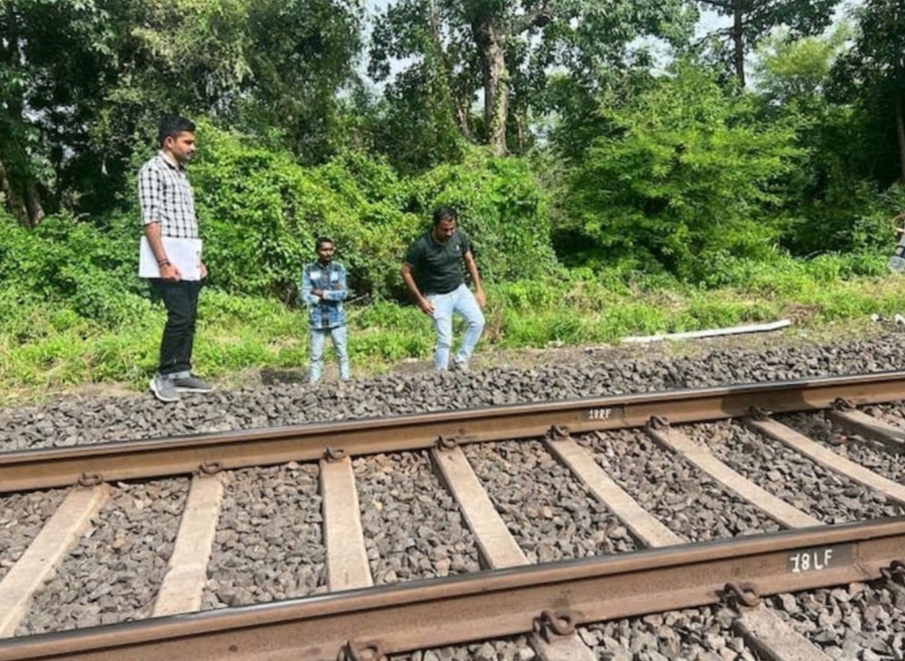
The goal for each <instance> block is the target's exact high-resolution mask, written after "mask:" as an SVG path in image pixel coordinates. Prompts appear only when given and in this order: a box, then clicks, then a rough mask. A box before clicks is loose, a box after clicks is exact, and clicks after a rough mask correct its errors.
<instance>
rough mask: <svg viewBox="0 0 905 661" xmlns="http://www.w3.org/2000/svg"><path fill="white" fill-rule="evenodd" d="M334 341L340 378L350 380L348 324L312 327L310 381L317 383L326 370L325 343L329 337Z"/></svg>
mask: <svg viewBox="0 0 905 661" xmlns="http://www.w3.org/2000/svg"><path fill="white" fill-rule="evenodd" d="M328 336H329V337H330V339H331V340H332V341H333V349H334V350H335V351H336V360H337V361H338V362H339V378H340V379H341V380H342V381H348V380H349V352H348V351H347V350H346V340H347V338H348V332H347V331H346V326H345V324H343V325H342V326H335V327H334V328H312V329H311V369H310V371H309V373H308V381H309V382H310V383H317V382H318V381H320V378H321V374H323V371H324V344H326V342H327V337H328Z"/></svg>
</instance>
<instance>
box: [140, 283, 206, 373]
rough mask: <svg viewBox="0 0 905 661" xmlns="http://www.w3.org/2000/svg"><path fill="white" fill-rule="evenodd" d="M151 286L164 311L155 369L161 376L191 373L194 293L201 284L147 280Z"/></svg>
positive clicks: (193, 338) (196, 315) (195, 294)
mask: <svg viewBox="0 0 905 661" xmlns="http://www.w3.org/2000/svg"><path fill="white" fill-rule="evenodd" d="M151 286H152V287H153V288H154V291H156V292H157V293H158V294H159V295H160V298H162V299H163V304H164V306H165V307H166V309H167V323H166V325H165V326H164V327H163V338H161V340H160V366H159V367H158V368H157V370H158V372H160V373H161V374H174V373H177V372H191V370H192V345H193V344H194V341H195V320H196V319H197V318H198V294H199V292H200V291H201V287H202V281H201V280H180V281H178V282H168V281H166V280H162V279H160V278H151Z"/></svg>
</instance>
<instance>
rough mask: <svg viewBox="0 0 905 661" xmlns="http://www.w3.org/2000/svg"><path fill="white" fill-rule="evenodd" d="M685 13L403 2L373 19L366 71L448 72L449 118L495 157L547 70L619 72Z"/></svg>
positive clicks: (545, 3) (662, 4)
mask: <svg viewBox="0 0 905 661" xmlns="http://www.w3.org/2000/svg"><path fill="white" fill-rule="evenodd" d="M689 17H690V15H689V14H688V13H687V12H685V11H684V10H683V6H682V3H681V2H679V1H678V0H661V1H659V2H654V1H652V0H633V1H629V0H518V1H516V2H506V1H504V0H492V1H487V0H400V1H399V2H397V3H394V4H392V5H390V6H389V7H388V8H387V9H386V10H385V11H384V12H383V13H381V15H380V16H379V17H378V19H377V23H376V26H375V30H374V36H373V43H372V50H371V58H372V59H371V63H370V71H371V74H372V75H373V76H374V77H375V78H376V79H378V80H385V79H387V78H388V77H389V75H390V71H391V67H390V62H391V61H393V60H394V59H396V60H411V61H412V62H413V64H412V66H413V67H421V66H425V65H427V66H429V67H430V68H431V70H432V71H433V72H437V73H439V74H440V75H442V76H445V78H446V81H447V84H446V89H447V90H448V92H447V96H448V98H447V99H446V100H444V102H443V103H442V106H443V107H444V109H445V111H446V112H447V114H448V116H449V117H451V118H452V120H453V121H454V122H455V124H456V125H457V126H458V128H459V131H460V132H461V133H462V135H464V136H466V137H469V138H472V137H476V138H477V139H478V140H480V141H482V142H484V143H485V144H487V145H489V146H490V147H491V150H492V152H493V153H494V154H495V155H498V156H499V155H503V154H505V153H507V152H508V151H509V144H508V142H507V137H508V136H510V134H511V133H513V132H510V130H509V125H510V123H511V122H513V121H516V122H517V121H519V120H520V119H521V120H522V125H523V126H524V124H525V118H526V117H527V116H528V114H529V112H530V110H531V109H533V108H535V107H536V105H537V104H538V103H539V101H538V100H536V97H537V96H538V95H540V94H541V93H542V91H543V89H544V88H545V85H546V80H547V76H548V74H549V72H550V71H551V70H553V69H555V68H560V69H564V70H568V71H570V72H573V73H574V75H575V76H577V77H583V78H584V79H586V80H591V79H593V77H594V75H595V74H596V73H598V72H599V71H600V70H601V69H602V68H604V67H609V66H617V67H618V66H621V64H622V62H623V60H624V59H625V58H624V56H625V54H626V48H627V46H626V45H627V44H629V43H630V42H632V41H633V40H634V39H635V38H637V37H639V36H642V35H644V34H667V35H671V34H672V33H673V31H674V30H675V28H674V26H675V25H676V24H677V22H678V23H682V24H683V25H686V27H687V24H688V22H689V20H690V18H689ZM433 76H434V75H433V74H432V75H430V76H425V77H424V78H425V79H426V80H434V77H433ZM475 99H480V100H481V102H482V104H483V112H482V114H481V117H480V118H479V119H478V120H473V119H472V118H471V116H470V115H471V112H470V109H471V106H472V104H473V102H474V101H475ZM513 115H514V117H513ZM514 134H515V135H518V131H517V130H516V131H515V132H514Z"/></svg>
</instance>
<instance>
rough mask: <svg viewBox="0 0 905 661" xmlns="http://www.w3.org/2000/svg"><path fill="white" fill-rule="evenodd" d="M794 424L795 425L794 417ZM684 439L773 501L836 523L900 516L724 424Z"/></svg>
mask: <svg viewBox="0 0 905 661" xmlns="http://www.w3.org/2000/svg"><path fill="white" fill-rule="evenodd" d="M798 420H801V418H800V417H799V418H798ZM693 429H694V432H693V434H689V435H691V436H693V437H695V438H697V439H699V440H701V441H702V442H706V443H707V444H708V445H710V449H711V451H712V452H713V453H714V454H715V455H716V456H717V457H718V458H720V459H721V460H723V461H724V462H725V463H727V464H729V466H731V467H732V468H733V469H735V471H736V472H738V473H740V474H741V475H744V476H745V477H747V478H748V479H749V480H751V481H752V482H754V483H755V484H757V485H760V486H761V487H762V488H763V489H765V490H766V491H768V492H770V493H772V494H773V495H774V496H776V497H777V498H781V499H782V500H784V501H786V502H787V503H789V504H790V505H792V506H793V507H796V508H798V509H800V510H802V511H803V512H806V513H808V514H810V515H811V516H813V517H815V518H816V519H819V520H820V521H822V522H823V523H828V524H837V523H849V522H853V521H864V520H868V519H879V518H884V517H891V516H900V515H901V514H902V513H903V509H902V506H901V505H900V504H898V503H896V502H895V501H892V500H891V499H889V498H887V497H886V496H885V495H884V494H882V493H879V492H877V491H874V490H873V489H870V488H868V487H865V486H862V485H860V484H859V483H857V482H855V481H853V480H850V479H848V478H846V477H843V476H842V475H839V474H838V473H836V472H834V471H830V470H828V469H825V468H823V467H821V466H819V465H817V464H816V463H814V462H813V461H811V460H810V459H808V458H807V457H805V456H803V455H800V454H798V453H797V452H795V451H794V450H791V449H789V448H787V447H786V446H785V445H784V444H782V443H780V442H779V441H775V440H773V439H770V438H767V437H766V436H763V435H760V434H758V433H756V432H754V431H751V430H749V429H746V428H744V427H742V426H741V425H738V424H732V423H731V422H730V421H721V422H718V423H713V424H707V425H695V426H694V427H693Z"/></svg>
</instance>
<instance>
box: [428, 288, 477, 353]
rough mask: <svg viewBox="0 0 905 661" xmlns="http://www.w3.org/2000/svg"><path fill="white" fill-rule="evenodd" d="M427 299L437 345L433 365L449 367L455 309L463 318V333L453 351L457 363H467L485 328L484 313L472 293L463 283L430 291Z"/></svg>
mask: <svg viewBox="0 0 905 661" xmlns="http://www.w3.org/2000/svg"><path fill="white" fill-rule="evenodd" d="M427 300H429V301H430V302H431V305H433V306H434V330H435V331H436V332H437V346H436V347H435V349H434V366H435V367H436V368H437V369H438V370H441V371H442V370H445V369H447V368H448V367H449V349H450V347H451V346H452V317H453V313H454V312H455V313H456V314H458V315H459V316H461V317H462V318H463V319H464V320H465V337H464V338H462V345H461V346H460V347H459V350H458V351H457V352H456V357H455V361H456V363H467V362H468V359H469V358H470V357H471V353H472V352H473V351H474V348H475V345H476V344H477V343H478V340H479V339H481V333H483V332H484V313H483V312H481V308H480V307H479V306H478V302H477V301H476V300H475V297H474V294H472V293H471V290H470V289H469V288H468V287H466V286H465V285H464V284H462V285H459V287H458V288H457V289H454V290H453V291H451V292H449V293H448V294H429V295H428V297H427Z"/></svg>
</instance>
